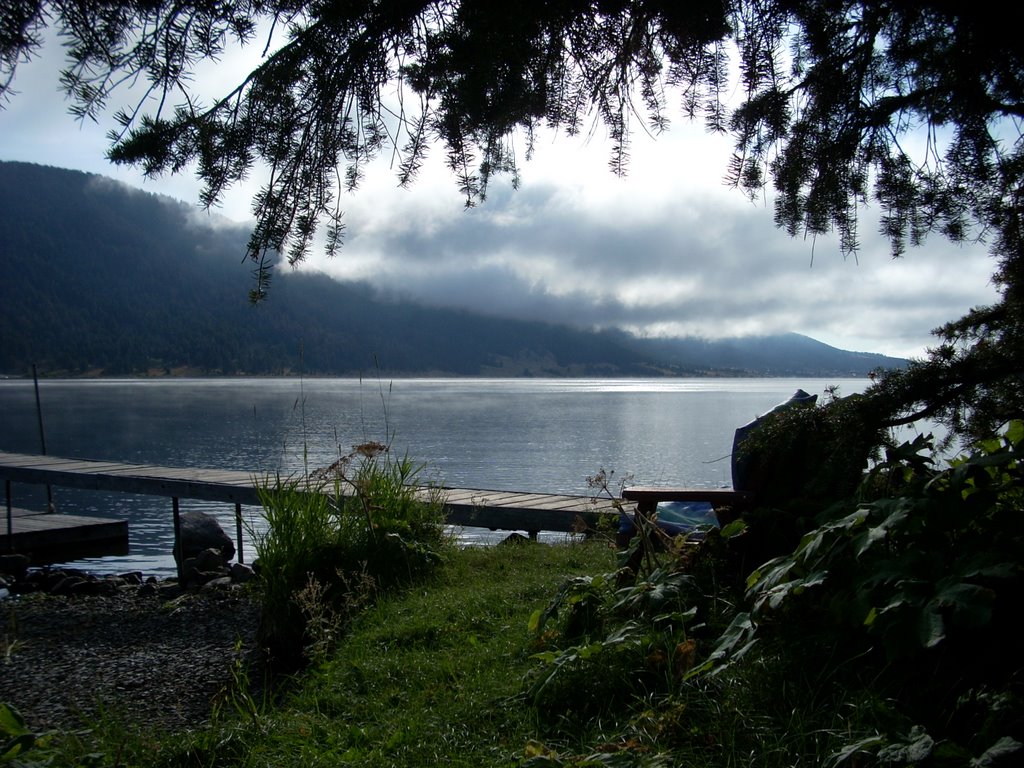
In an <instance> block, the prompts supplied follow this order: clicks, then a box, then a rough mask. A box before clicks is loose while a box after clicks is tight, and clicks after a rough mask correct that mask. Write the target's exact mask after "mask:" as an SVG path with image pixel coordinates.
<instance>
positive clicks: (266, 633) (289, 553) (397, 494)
mask: <svg viewBox="0 0 1024 768" xmlns="http://www.w3.org/2000/svg"><path fill="white" fill-rule="evenodd" d="M421 470H422V467H421V466H419V465H416V464H414V463H413V462H412V461H411V460H410V459H409V458H408V457H407V456H405V457H402V458H400V459H396V458H394V457H392V456H391V455H390V453H389V451H388V449H387V447H386V446H383V445H381V444H378V443H368V444H366V445H362V446H357V447H356V449H355V450H354V451H353V452H352V453H351V454H348V455H347V456H344V457H342V458H341V459H339V460H338V461H337V462H335V463H334V464H333V465H331V467H328V468H327V469H325V470H320V471H317V472H315V473H312V474H311V475H309V476H308V477H305V478H300V479H295V478H292V479H287V480H282V479H278V480H277V482H276V483H274V484H273V485H268V486H266V487H264V488H263V489H261V492H260V496H261V501H262V504H263V514H264V517H265V522H266V527H265V529H264V530H262V531H255V532H253V538H254V540H255V543H256V551H257V554H258V557H259V559H258V573H259V575H260V581H261V585H262V599H263V606H262V617H261V622H260V641H261V644H262V647H263V648H265V649H266V650H267V652H268V655H269V657H270V660H271V663H272V664H273V665H274V666H275V668H277V669H282V670H288V669H295V668H298V667H300V666H302V664H303V663H305V662H308V661H316V660H318V659H320V658H322V656H323V654H324V653H325V652H326V650H327V649H328V648H329V647H330V645H331V644H332V643H333V641H334V640H335V639H336V636H337V634H338V633H339V632H340V631H341V630H342V629H343V628H344V626H345V624H346V623H347V622H348V620H349V618H350V617H351V616H352V614H353V613H354V612H355V611H356V610H357V609H358V608H360V607H361V606H363V605H365V604H366V603H367V602H369V601H371V600H372V599H373V598H374V597H375V596H376V595H377V593H378V592H380V591H381V590H387V589H391V588H394V587H399V586H402V585H406V584H409V583H412V582H413V581H415V580H417V579H421V578H425V577H426V576H428V575H429V574H430V573H431V572H432V571H433V569H434V567H435V566H436V565H437V564H438V563H439V562H440V557H441V551H442V547H443V545H444V541H445V535H444V509H443V499H442V498H441V496H440V491H439V490H438V489H435V488H433V487H431V486H429V485H423V486H421V485H419V484H418V483H417V480H418V478H419V475H420V472H421Z"/></svg>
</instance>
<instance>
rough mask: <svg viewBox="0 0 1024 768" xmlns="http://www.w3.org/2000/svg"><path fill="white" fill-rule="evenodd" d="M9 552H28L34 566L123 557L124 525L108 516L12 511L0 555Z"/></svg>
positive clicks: (126, 526)
mask: <svg viewBox="0 0 1024 768" xmlns="http://www.w3.org/2000/svg"><path fill="white" fill-rule="evenodd" d="M4 533H7V531H6V529H5V530H4ZM0 540H3V537H0ZM11 550H13V551H15V552H22V553H31V555H32V559H33V563H34V564H35V565H42V564H44V563H59V562H64V561H68V560H77V559H79V558H82V557H106V556H108V555H127V554H128V523H127V521H125V520H117V519H115V518H110V517H94V516H92V515H63V514H50V513H47V512H33V511H29V510H27V509H13V510H12V515H11V531H10V537H9V540H8V541H7V545H6V546H0V553H2V552H4V551H11Z"/></svg>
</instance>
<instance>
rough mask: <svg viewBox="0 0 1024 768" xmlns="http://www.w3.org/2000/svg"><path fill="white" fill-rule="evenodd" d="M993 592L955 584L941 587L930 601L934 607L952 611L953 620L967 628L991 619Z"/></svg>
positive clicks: (981, 624)
mask: <svg viewBox="0 0 1024 768" xmlns="http://www.w3.org/2000/svg"><path fill="white" fill-rule="evenodd" d="M994 602H995V592H993V591H992V590H991V589H987V588H985V587H979V586H978V585H976V584H965V583H963V582H957V583H954V584H950V585H949V586H946V587H943V588H942V589H941V590H940V591H938V592H937V593H936V595H935V597H934V598H933V599H932V603H934V604H935V605H936V607H945V608H952V609H953V619H954V620H955V621H956V622H957V623H958V624H962V625H964V626H968V627H980V626H984V625H985V624H988V622H989V621H990V620H991V618H992V604H993V603H994Z"/></svg>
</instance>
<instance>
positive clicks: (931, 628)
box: [917, 604, 946, 648]
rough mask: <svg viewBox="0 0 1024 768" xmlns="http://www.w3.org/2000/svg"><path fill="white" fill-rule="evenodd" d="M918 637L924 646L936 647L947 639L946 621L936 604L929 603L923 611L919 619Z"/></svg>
mask: <svg viewBox="0 0 1024 768" xmlns="http://www.w3.org/2000/svg"><path fill="white" fill-rule="evenodd" d="M917 637H918V640H920V642H921V645H922V647H924V648H934V647H935V646H937V645H938V644H939V643H941V642H942V641H943V640H945V639H946V623H945V622H944V621H943V620H942V614H940V613H939V612H938V611H937V610H935V606H933V605H931V604H929V606H928V607H926V608H925V609H924V610H923V611H921V615H920V617H919V618H918V621H917Z"/></svg>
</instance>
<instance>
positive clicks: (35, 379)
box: [32, 363, 56, 512]
mask: <svg viewBox="0 0 1024 768" xmlns="http://www.w3.org/2000/svg"><path fill="white" fill-rule="evenodd" d="M32 383H33V384H34V385H35V389H36V418H37V419H38V420H39V444H40V445H41V446H42V450H43V456H45V455H46V431H45V430H44V429H43V402H42V400H41V399H40V398H39V373H38V372H37V371H36V364H35V363H32ZM55 510H56V507H54V505H53V488H52V487H51V486H50V484H49V483H47V484H46V511H47V512H54V511H55Z"/></svg>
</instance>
